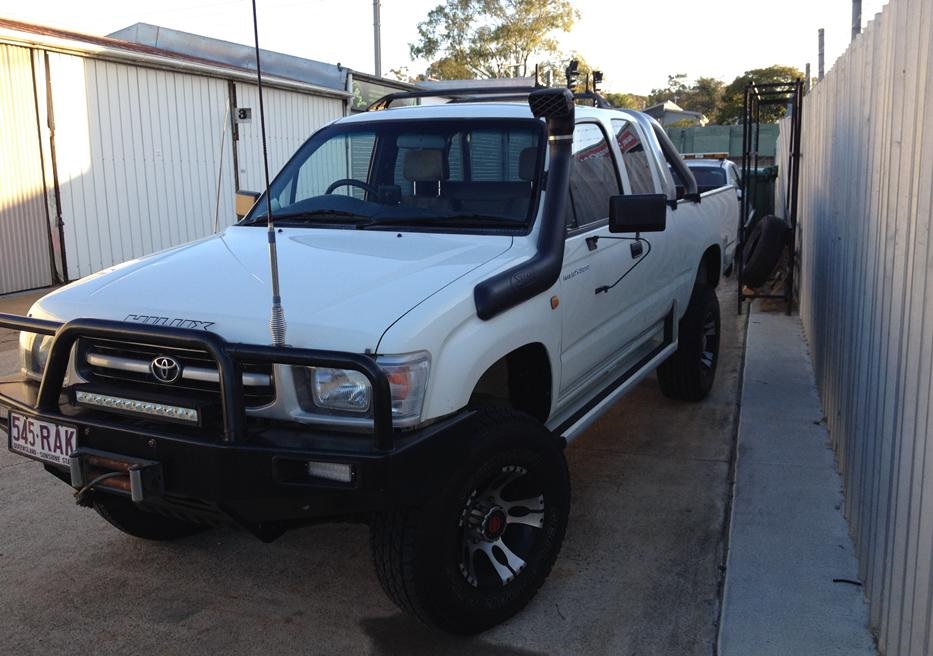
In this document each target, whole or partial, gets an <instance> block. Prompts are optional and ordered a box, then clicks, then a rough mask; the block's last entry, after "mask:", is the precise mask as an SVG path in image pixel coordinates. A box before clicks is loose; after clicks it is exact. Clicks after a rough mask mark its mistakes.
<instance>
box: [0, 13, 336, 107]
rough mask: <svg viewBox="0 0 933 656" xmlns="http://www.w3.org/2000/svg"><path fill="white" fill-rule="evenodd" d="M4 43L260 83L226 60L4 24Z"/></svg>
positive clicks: (311, 88)
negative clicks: (208, 59) (207, 59)
mask: <svg viewBox="0 0 933 656" xmlns="http://www.w3.org/2000/svg"><path fill="white" fill-rule="evenodd" d="M0 44H5V45H13V46H22V47H27V48H41V49H43V50H47V51H49V52H58V53H62V54H66V55H74V56H77V57H86V58H92V59H100V60H103V61H111V62H116V63H121V64H130V65H135V66H146V67H148V68H155V69H159V70H164V71H172V72H180V73H191V74H196V75H205V76H208V77H214V78H221V79H224V80H234V81H236V82H246V83H250V84H255V83H256V73H255V71H250V70H247V69H240V68H235V67H232V66H224V65H222V64H212V63H209V62H205V61H198V60H192V59H183V58H177V57H172V56H169V55H159V54H154V53H148V52H140V51H139V50H130V49H123V48H120V47H118V46H106V45H98V44H91V43H86V42H82V41H78V40H75V39H65V38H61V37H56V36H51V35H44V34H31V33H23V32H21V31H19V30H15V29H10V28H6V27H0ZM263 85H265V86H269V87H275V88H278V89H285V90H289V91H302V92H305V93H314V94H316V95H320V96H326V97H329V98H336V99H339V100H343V99H345V98H348V97H350V96H351V95H352V94H349V93H347V92H346V91H343V90H340V89H329V88H327V87H320V86H317V85H314V84H308V83H306V82H298V81H296V80H289V79H287V78H281V77H265V76H263Z"/></svg>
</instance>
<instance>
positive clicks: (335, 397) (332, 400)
mask: <svg viewBox="0 0 933 656" xmlns="http://www.w3.org/2000/svg"><path fill="white" fill-rule="evenodd" d="M372 395H373V390H372V386H370V384H369V379H367V378H366V376H364V375H363V374H362V373H360V372H359V371H353V370H352V369H330V368H324V367H311V398H312V399H313V400H314V405H316V406H317V407H319V408H327V409H329V410H344V411H346V412H353V413H363V412H366V411H368V410H369V405H370V399H371V398H372Z"/></svg>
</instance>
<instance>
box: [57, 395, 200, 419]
mask: <svg viewBox="0 0 933 656" xmlns="http://www.w3.org/2000/svg"><path fill="white" fill-rule="evenodd" d="M75 400H76V401H77V402H78V403H80V404H82V405H92V406H96V407H98V408H109V409H112V410H124V411H126V412H135V413H138V414H141V415H150V416H152V417H164V418H165V419H176V420H178V421H187V422H190V423H192V424H196V423H198V411H197V410H195V409H194V408H184V407H182V406H178V405H167V404H165V403H152V402H151V401H136V400H135V399H124V398H122V397H119V396H110V395H108V394H96V393H94V392H83V391H79V392H76V393H75Z"/></svg>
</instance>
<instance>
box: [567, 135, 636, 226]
mask: <svg viewBox="0 0 933 656" xmlns="http://www.w3.org/2000/svg"><path fill="white" fill-rule="evenodd" d="M621 193H622V187H621V185H620V180H619V174H618V169H617V167H616V164H615V160H614V159H613V157H612V150H611V149H610V147H609V141H608V139H607V138H606V134H605V132H603V129H602V127H600V125H599V124H597V123H578V124H577V126H576V127H575V128H574V131H573V157H572V160H571V163H570V198H569V201H570V202H569V203H568V204H567V229H568V230H576V229H579V228H583V227H587V226H592V225H593V224H596V223H599V222H601V221H605V220H607V219H608V218H609V198H610V196H617V195H619V194H621Z"/></svg>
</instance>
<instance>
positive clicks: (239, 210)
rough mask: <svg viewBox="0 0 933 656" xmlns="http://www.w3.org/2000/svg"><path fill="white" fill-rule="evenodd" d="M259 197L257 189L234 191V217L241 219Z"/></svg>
mask: <svg viewBox="0 0 933 656" xmlns="http://www.w3.org/2000/svg"><path fill="white" fill-rule="evenodd" d="M258 198H259V192H258V191H238V192H236V218H238V219H242V218H243V217H244V216H246V215H247V214H249V211H250V210H251V209H253V205H255V204H256V200H257V199H258Z"/></svg>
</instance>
